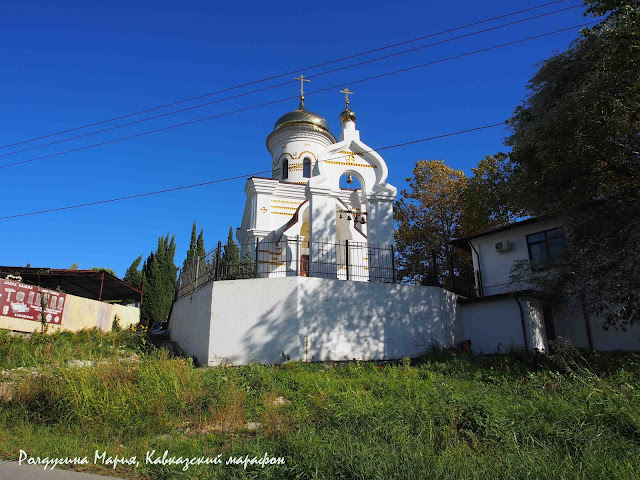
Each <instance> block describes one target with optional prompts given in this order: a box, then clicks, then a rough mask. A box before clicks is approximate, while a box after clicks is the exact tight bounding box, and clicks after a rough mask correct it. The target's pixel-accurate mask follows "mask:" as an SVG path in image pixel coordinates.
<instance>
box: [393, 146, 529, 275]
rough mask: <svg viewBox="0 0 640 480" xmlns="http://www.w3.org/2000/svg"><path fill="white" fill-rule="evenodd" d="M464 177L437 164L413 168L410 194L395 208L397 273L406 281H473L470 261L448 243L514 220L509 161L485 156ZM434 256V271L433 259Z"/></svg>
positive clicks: (430, 162)
mask: <svg viewBox="0 0 640 480" xmlns="http://www.w3.org/2000/svg"><path fill="white" fill-rule="evenodd" d="M472 172H473V176H472V177H467V176H466V175H465V174H464V172H463V171H462V170H455V169H453V168H451V167H449V166H447V165H446V164H445V163H444V162H443V161H441V160H422V161H419V162H417V163H416V166H415V168H414V169H413V177H412V178H407V182H409V189H407V190H402V192H401V198H400V200H399V201H398V202H397V203H396V205H395V220H396V222H397V224H398V230H397V231H396V243H397V249H398V250H397V251H398V269H399V273H400V276H401V277H402V278H403V279H404V280H405V281H411V282H417V281H427V282H428V283H435V281H436V278H434V272H435V271H436V270H437V272H438V276H439V277H440V280H443V279H445V280H446V279H451V278H452V277H454V276H463V277H467V279H468V280H469V281H470V280H471V275H472V265H471V258H470V256H469V255H468V254H467V253H466V252H463V251H462V250H460V249H457V248H453V247H452V246H451V244H450V242H451V240H453V239H454V238H456V237H460V236H464V235H469V234H472V233H477V232H480V231H482V230H487V229H489V228H494V227H499V226H502V225H506V224H508V223H510V222H512V221H513V220H515V219H516V218H517V216H518V213H519V211H518V210H517V209H516V208H515V207H514V203H513V192H512V190H511V184H510V179H511V174H512V165H511V163H510V162H509V159H508V157H507V155H505V154H503V153H498V154H496V155H492V156H487V157H485V158H484V159H483V160H481V161H480V163H479V164H478V166H477V167H476V168H473V169H472ZM432 252H435V267H436V268H435V269H434V256H433V253H432Z"/></svg>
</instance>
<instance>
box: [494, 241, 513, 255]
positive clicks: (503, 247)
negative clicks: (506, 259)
mask: <svg viewBox="0 0 640 480" xmlns="http://www.w3.org/2000/svg"><path fill="white" fill-rule="evenodd" d="M510 250H511V243H510V242H509V240H503V241H501V242H496V252H498V253H505V252H508V251H510Z"/></svg>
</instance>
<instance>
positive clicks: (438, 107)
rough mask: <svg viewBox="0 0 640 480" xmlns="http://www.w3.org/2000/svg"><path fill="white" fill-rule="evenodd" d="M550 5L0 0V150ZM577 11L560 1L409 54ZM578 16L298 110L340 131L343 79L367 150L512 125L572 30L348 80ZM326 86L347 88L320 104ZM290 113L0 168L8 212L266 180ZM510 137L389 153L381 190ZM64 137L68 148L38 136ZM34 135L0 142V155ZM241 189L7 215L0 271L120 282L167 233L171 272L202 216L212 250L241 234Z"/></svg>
mask: <svg viewBox="0 0 640 480" xmlns="http://www.w3.org/2000/svg"><path fill="white" fill-rule="evenodd" d="M547 1H548V0H547ZM543 3H546V1H545V0H536V1H533V0H523V1H519V2H512V1H507V0H496V1H492V2H477V1H471V0H461V1H458V2H424V1H414V2H401V3H394V4H392V2H379V1H371V0H369V1H351V2H335V1H331V0H329V1H324V2H301V1H295V2H294V1H291V2H204V1H201V2H191V1H180V2H177V1H172V2H163V1H153V2H146V1H138V2H130V1H120V0H113V1H110V2H95V1H94V2H91V1H89V2H87V1H60V2H51V1H28V2H25V1H11V0H8V1H6V2H3V3H2V4H1V5H0V112H1V115H0V145H6V144H10V143H14V142H18V141H21V140H26V139H30V138H33V137H38V136H41V135H46V134H50V133H54V132H58V131H61V130H65V129H69V128H73V127H77V126H80V125H84V124H87V123H92V122H97V121H101V120H105V119H108V118H112V117H115V116H119V115H123V114H126V113H130V112H134V111H137V110H142V109H145V108H150V107H153V106H156V105H161V104H165V103H169V102H172V101H176V100H180V99H183V98H188V97H192V96H196V95H201V94H204V93H208V92H212V91H215V90H219V89H223V88H226V87H231V86H235V85H238V84H241V83H245V82H249V81H253V80H258V79H262V78H265V77H269V76H272V75H278V74H280V73H284V72H288V71H292V70H297V71H298V72H297V74H299V73H300V72H302V73H304V74H305V75H307V76H309V77H311V76H312V75H313V74H317V73H320V72H323V71H325V70H327V69H329V68H335V67H336V66H343V65H348V64H350V63H353V61H351V62H349V61H347V62H342V63H340V64H337V65H331V66H328V67H322V68H319V69H316V70H311V69H304V67H307V66H310V65H314V64H318V63H322V62H326V61H331V60H334V59H337V58H340V57H344V56H347V55H352V54H356V53H360V52H363V51H366V50H370V49H373V48H377V47H382V46H384V45H387V44H391V43H396V42H401V41H404V40H408V39H411V38H415V37H419V36H423V35H428V34H431V33H436V32H439V31H442V30H444V29H448V28H453V27H456V26H460V25H464V24H468V23H471V22H475V21H479V20H484V19H487V18H491V17H494V16H497V15H501V14H504V13H510V12H513V11H515V10H520V9H524V8H527V7H533V6H536V5H540V4H543ZM579 3H580V2H579V1H578V0H572V1H564V2H562V3H559V4H556V5H552V6H548V7H546V8H543V9H540V10H535V11H532V12H529V13H525V14H521V15H518V16H517V17H511V18H510V19H507V20H501V21H496V22H492V23H491V24H484V25H481V26H477V27H472V28H470V29H466V30H464V31H460V32H456V33H452V34H448V35H445V36H440V37H436V38H433V39H428V40H425V41H422V42H416V43H413V44H411V45H409V46H408V47H412V46H418V45H424V44H427V43H432V42H434V41H438V40H442V39H445V38H450V37H453V36H456V35H460V34H464V33H469V32H472V31H476V30H479V29H482V28H487V27H488V26H494V25H498V24H500V23H505V22H507V21H513V20H516V19H521V18H525V17H528V16H532V15H536V14H540V13H544V12H549V11H552V10H557V9H559V8H564V7H568V6H572V5H577V4H579ZM582 13H583V8H582V7H580V8H576V9H573V10H569V11H566V12H563V13H559V14H555V15H551V16H548V17H544V18H541V19H538V20H534V21H530V22H526V23H522V24H519V25H514V26H511V27H507V28H504V29H501V30H497V31H494V32H489V33H484V34H480V35H476V36H473V37H470V38H467V39H462V40H457V41H453V42H450V43H446V44H443V45H439V46H436V47H432V48H426V49H422V50H419V51H417V52H413V53H410V54H406V55H400V56H396V57H393V58H390V59H387V60H383V61H380V62H375V63H370V64H368V65H363V66H359V67H355V68H351V69H347V70H343V71H340V72H336V73H332V74H329V75H324V76H320V77H318V78H317V79H314V80H313V81H312V82H311V84H309V85H308V87H307V89H308V91H309V94H308V95H307V102H306V104H307V107H308V109H309V110H312V111H315V112H316V113H319V114H321V115H323V116H324V117H325V118H327V120H328V121H329V124H330V126H331V128H332V130H333V132H334V134H335V135H336V136H338V134H339V120H338V115H339V113H340V112H341V111H342V109H343V108H344V101H343V96H342V94H340V93H339V92H338V90H340V89H341V88H343V87H344V86H349V88H350V89H351V90H353V91H355V92H356V94H355V95H354V96H353V97H352V103H351V107H352V109H353V110H354V111H355V112H356V113H357V115H358V121H357V127H358V129H359V130H360V132H361V137H362V140H363V141H364V142H365V143H367V144H368V145H369V146H371V147H374V148H375V147H382V146H386V145H392V144H396V143H401V142H405V141H410V140H414V139H419V138H424V137H430V136H435V135H439V134H443V133H448V132H454V131H457V130H462V129H467V128H473V127H476V126H480V125H485V124H490V123H495V122H501V121H504V120H506V119H507V118H509V116H510V115H511V113H512V112H513V109H514V108H515V107H516V105H517V104H518V103H519V102H520V101H521V100H522V99H523V97H524V96H525V94H526V89H525V86H526V83H527V81H528V79H529V78H530V77H531V76H532V74H533V73H534V72H535V70H536V64H537V62H540V61H542V60H544V59H545V58H548V57H549V56H550V55H551V54H552V53H553V52H554V51H562V50H565V49H566V48H567V46H568V45H569V44H570V43H571V41H572V40H573V39H575V38H576V37H577V35H578V29H573V30H571V31H568V32H563V33H560V34H556V35H553V36H549V37H545V38H541V39H537V40H533V41H530V42H527V43H524V44H519V45H514V46H509V47H506V48H502V49H498V50H494V51H490V52H487V53H481V54H478V55H474V56H470V57H466V58H462V59H458V60H454V61H449V62H444V63H440V64H437V65H433V66H429V67H424V68H420V69H417V70H413V71H410V72H406V73H401V74H397V75H392V76H388V77H385V78H382V79H378V80H372V81H369V82H364V83H352V82H354V81H355V80H357V79H361V78H364V77H368V76H372V75H376V74H380V73H384V72H388V71H392V70H396V69H400V68H405V67H408V66H412V65H416V64H421V63H426V62H430V61H433V60H438V59H441V58H445V57H450V56H453V55H458V54H460V53H464V52H468V51H471V50H476V49H480V48H484V47H488V46H491V45H496V44H500V43H505V42H508V41H512V40H516V39H519V38H524V37H527V36H531V35H536V34H540V33H544V32H549V31H552V30H556V29H560V28H564V27H569V26H573V25H577V24H580V23H583V22H586V21H588V20H590V19H585V18H583V16H582ZM404 48H407V47H404ZM401 49H403V48H402V47H401V48H397V49H394V50H387V51H386V52H384V53H393V52H397V51H399V50H401ZM378 55H380V54H378ZM375 56H376V55H369V56H367V57H362V58H360V59H359V60H363V59H369V58H374V57H375ZM293 76H296V75H289V76H288V77H286V78H283V79H278V80H277V81H274V82H271V84H273V83H279V82H282V81H284V80H291V84H289V85H287V86H283V87H279V88H275V89H272V90H269V91H266V92H261V93H258V94H254V95H248V96H245V97H241V98H238V99H234V100H230V101H225V102H222V103H218V104H215V105H210V106H207V107H203V108H198V109H195V110H192V111H190V112H185V113H182V114H178V115H173V116H169V117H167V118H164V119H158V120H154V121H150V122H146V123H143V124H140V125H137V126H133V127H128V128H123V129H119V130H113V131H111V132H106V133H102V134H99V135H95V136H90V137H86V138H83V139H79V140H75V141H70V142H67V143H62V144H59V145H55V146H50V147H46V148H42V149H37V150H32V151H29V152H24V153H20V154H17V155H12V156H6V157H0V165H3V164H6V163H11V162H14V161H20V160H29V159H31V158H34V157H38V156H42V155H47V154H51V153H56V152H60V151H64V150H69V149H72V148H78V147H82V146H85V145H91V144H94V143H98V142H103V141H108V140H110V139H115V138H119V137H123V136H127V135H132V134H135V133H138V132H143V131H146V130H151V129H155V128H162V127H164V126H168V125H171V124H175V123H181V122H186V121H190V120H194V119H198V118H202V117H207V116H211V115H216V114H219V113H223V112H227V111H231V110H235V109H239V108H244V107H248V106H251V105H256V104H259V103H264V102H269V101H273V100H278V99H281V98H286V97H290V96H295V95H296V94H297V89H298V88H299V87H298V85H297V83H296V82H294V81H293V80H292V77H293ZM269 84H270V83H266V84H261V85H259V86H264V85H269ZM332 85H340V86H341V87H340V88H336V89H334V90H332V91H328V92H323V93H317V94H313V93H312V92H313V91H314V90H318V89H323V88H326V87H330V86H332ZM247 90H248V89H246V88H245V89H242V90H236V91H233V92H230V93H229V94H233V93H241V92H245V91H247ZM229 94H227V95H229ZM223 96H224V95H222V96H215V97H208V98H206V99H203V100H200V101H194V102H190V103H188V104H185V105H182V107H184V106H191V105H196V104H198V103H202V102H203V101H212V100H215V99H218V98H222V97H223ZM296 107H297V102H296V101H295V100H289V101H286V102H281V103H277V104H273V105H270V106H267V107H262V108H257V109H254V110H249V111H246V112H243V113H238V114H234V115H229V116H226V117H221V118H217V119H212V120H209V121H205V122H201V123H197V124H195V125H190V126H186V127H182V128H177V129H173V130H168V131H164V132H161V133H156V134H152V135H148V136H143V137H139V138H135V139H131V140H125V141H123V142H119V143H115V144H111V145H106V146H101V147H97V148H91V149H88V150H84V151H80V152H75V153H70V154H67V155H61V156H57V157H53V158H48V159H44V160H39V161H35V162H31V163H26V164H22V165H18V166H14V167H10V168H0V183H1V184H2V191H3V194H2V202H0V216H7V215H14V214H19V213H24V212H30V211H35V210H42V209H47V208H56V207H63V206H67V205H74V204H80V203H86V202H92V201H97V200H103V199H109V198H114V197H120V196H124V195H131V194H136V193H143V192H147V191H152V190H159V189H164V188H170V187H174V186H180V185H188V184H193V183H198V182H203V181H208V180H215V179H217V178H222V177H229V176H235V175H242V174H250V173H252V172H258V171H263V170H269V169H270V165H271V161H270V156H269V153H268V151H267V149H266V147H265V139H266V137H267V135H268V134H269V133H270V132H271V129H272V128H273V124H274V122H275V121H276V120H277V119H278V117H280V116H281V115H282V114H284V113H286V112H287V111H290V110H294V109H295V108H296ZM175 108H179V107H175ZM171 110H172V109H171V108H169V109H165V110H162V111H160V112H156V113H164V112H166V111H171ZM145 116H147V115H142V116H139V117H135V118H132V119H130V120H135V119H138V118H143V117H145ZM118 123H119V122H113V123H110V124H108V125H104V126H101V127H102V128H104V127H105V126H106V127H109V126H112V125H117V124H118ZM101 127H94V129H93V130H95V129H98V128H101ZM90 131H92V129H87V130H82V131H79V132H74V134H79V133H86V132H90ZM71 135H73V134H68V135H67V137H68V136H71ZM505 135H506V131H505V130H504V129H502V128H496V129H492V130H485V131H481V132H478V133H472V134H467V135H462V136H457V137H452V138H448V139H443V140H437V141H432V142H425V143H420V144H416V145H412V146H409V147H404V148H397V149H392V150H387V151H384V152H382V155H383V157H384V158H385V160H386V162H387V164H388V166H389V181H390V182H391V183H392V184H394V185H396V186H397V187H399V188H400V189H401V188H404V187H405V185H406V182H405V177H407V176H409V175H411V170H412V168H413V166H414V165H415V162H416V161H418V160H422V159H442V160H444V161H445V162H446V163H447V164H449V165H451V166H453V167H455V168H461V169H463V170H464V171H465V172H467V173H470V169H471V168H472V167H473V166H475V165H476V164H477V162H478V161H479V160H481V159H482V158H483V156H484V155H488V154H493V153H495V152H497V151H500V150H504V147H503V145H502V142H503V138H504V136H505ZM63 138H66V137H65V136H59V137H52V138H50V139H47V140H46V141H55V140H59V139H63ZM44 142H45V141H44V140H43V141H41V142H33V143H29V144H24V145H21V146H16V147H13V148H6V149H0V154H6V153H10V152H12V151H14V150H17V149H20V148H27V147H31V146H36V145H39V144H40V143H44ZM244 183H245V181H244V180H235V181H231V182H228V183H223V184H218V185H212V186H207V187H202V188H197V189H191V190H184V191H180V192H175V193H168V194H163V195H157V196H152V197H147V198H142V199H136V200H130V201H123V202H118V203H112V204H106V205H100V206H93V207H87V208H80V209H75V210H68V211H61V212H56V213H51V214H45V215H37V216H30V217H23V218H15V219H10V220H0V232H1V234H0V265H25V264H26V263H31V265H32V266H34V267H53V268H67V267H68V266H70V265H71V264H73V263H74V262H76V263H78V265H79V266H80V268H91V267H101V266H102V267H109V268H112V269H113V270H115V271H116V273H117V274H118V275H120V276H122V275H123V274H124V272H125V270H126V268H127V267H128V266H129V264H130V263H131V261H132V260H133V259H134V258H135V257H137V256H138V255H144V257H143V258H146V256H147V255H148V254H149V253H150V252H151V251H152V250H153V249H155V248H156V245H157V240H158V236H160V235H165V234H167V233H170V234H172V235H173V234H175V236H176V242H177V253H176V264H178V265H181V264H182V260H183V259H184V257H185V254H186V250H187V248H188V242H189V235H190V232H191V226H192V224H193V222H194V221H196V222H197V224H198V229H200V228H204V233H205V241H206V248H207V250H209V249H210V248H212V247H213V246H214V245H215V243H216V242H217V241H218V240H223V241H224V240H225V239H226V237H227V233H228V230H229V226H233V227H234V230H235V228H236V227H238V226H239V224H240V221H241V219H242V212H243V209H244V203H245V195H244Z"/></svg>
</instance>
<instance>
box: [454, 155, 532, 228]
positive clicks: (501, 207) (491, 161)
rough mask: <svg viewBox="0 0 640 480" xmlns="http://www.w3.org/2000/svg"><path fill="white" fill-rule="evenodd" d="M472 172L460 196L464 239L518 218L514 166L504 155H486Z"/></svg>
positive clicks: (519, 212)
mask: <svg viewBox="0 0 640 480" xmlns="http://www.w3.org/2000/svg"><path fill="white" fill-rule="evenodd" d="M471 171H472V173H473V176H471V177H469V180H468V182H467V185H466V187H465V191H464V195H463V215H462V218H461V224H462V231H463V232H464V234H465V235H469V234H472V233H478V232H480V231H483V230H489V229H491V228H495V227H499V226H502V225H507V224H509V223H511V222H514V221H515V220H517V219H518V217H520V216H521V214H522V212H521V210H518V209H516V207H514V203H515V200H514V192H513V190H512V183H513V182H512V177H513V164H512V163H511V161H510V160H509V156H508V155H507V154H505V153H497V154H495V155H487V156H486V157H485V158H484V159H482V160H481V161H480V163H478V166H477V167H475V168H472V169H471Z"/></svg>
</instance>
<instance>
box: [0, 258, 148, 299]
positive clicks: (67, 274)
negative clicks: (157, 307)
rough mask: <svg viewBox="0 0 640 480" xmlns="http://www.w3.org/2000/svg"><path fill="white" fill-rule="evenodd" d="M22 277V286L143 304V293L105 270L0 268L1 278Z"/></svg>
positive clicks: (91, 297)
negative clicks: (24, 284)
mask: <svg viewBox="0 0 640 480" xmlns="http://www.w3.org/2000/svg"><path fill="white" fill-rule="evenodd" d="M7 275H19V276H21V277H22V283H26V284H28V285H37V286H40V287H42V288H47V289H49V290H55V289H57V288H59V289H60V290H62V291H63V292H65V293H68V294H70V295H76V296H78V297H84V298H90V299H92V300H98V301H102V300H127V299H133V300H138V301H139V300H140V298H141V297H142V292H141V291H140V290H138V289H136V288H134V287H132V286H131V285H128V284H126V283H124V282H123V281H122V280H120V279H119V278H118V277H116V276H114V275H111V274H110V273H109V272H107V271H105V270H66V269H58V268H33V267H9V266H0V277H6V276H7Z"/></svg>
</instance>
